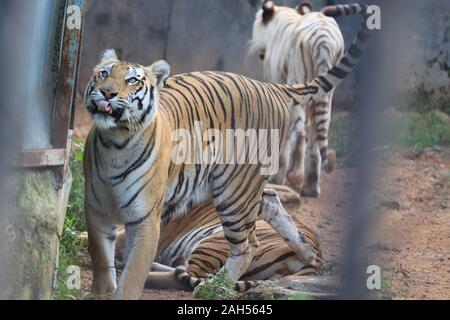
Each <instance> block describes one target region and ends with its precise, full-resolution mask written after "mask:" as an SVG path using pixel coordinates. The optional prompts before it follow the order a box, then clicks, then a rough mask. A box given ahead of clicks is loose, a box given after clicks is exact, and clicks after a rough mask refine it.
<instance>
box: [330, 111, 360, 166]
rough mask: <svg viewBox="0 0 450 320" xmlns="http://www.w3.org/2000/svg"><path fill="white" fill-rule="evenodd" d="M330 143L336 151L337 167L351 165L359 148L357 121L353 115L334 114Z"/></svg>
mask: <svg viewBox="0 0 450 320" xmlns="http://www.w3.org/2000/svg"><path fill="white" fill-rule="evenodd" d="M328 136H329V144H330V147H331V148H332V149H334V150H335V151H336V161H337V167H351V166H352V165H353V163H354V156H355V152H356V150H357V148H358V143H359V141H358V127H357V121H356V120H355V119H354V118H353V117H351V116H339V117H336V116H333V117H332V119H331V124H330V133H329V135H328Z"/></svg>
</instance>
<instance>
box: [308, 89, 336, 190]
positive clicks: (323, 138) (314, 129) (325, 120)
mask: <svg viewBox="0 0 450 320" xmlns="http://www.w3.org/2000/svg"><path fill="white" fill-rule="evenodd" d="M332 94H333V93H332V92H331V93H328V94H325V95H322V96H320V97H317V100H316V101H315V103H314V106H312V110H313V114H312V119H311V123H310V128H308V129H309V130H308V146H307V151H306V166H305V171H306V174H305V182H304V184H303V189H302V193H301V194H302V195H303V196H306V197H319V195H320V175H321V168H324V170H325V171H326V172H331V171H332V170H333V169H334V165H335V156H334V158H333V157H330V159H329V158H328V154H329V152H328V129H329V126H330V117H331V103H332Z"/></svg>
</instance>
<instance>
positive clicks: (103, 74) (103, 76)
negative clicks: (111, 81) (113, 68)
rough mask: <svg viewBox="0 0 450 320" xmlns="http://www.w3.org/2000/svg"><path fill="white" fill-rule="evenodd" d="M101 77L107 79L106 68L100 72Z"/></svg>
mask: <svg viewBox="0 0 450 320" xmlns="http://www.w3.org/2000/svg"><path fill="white" fill-rule="evenodd" d="M100 77H101V78H102V79H106V78H107V77H108V72H107V71H105V70H103V71H101V72H100Z"/></svg>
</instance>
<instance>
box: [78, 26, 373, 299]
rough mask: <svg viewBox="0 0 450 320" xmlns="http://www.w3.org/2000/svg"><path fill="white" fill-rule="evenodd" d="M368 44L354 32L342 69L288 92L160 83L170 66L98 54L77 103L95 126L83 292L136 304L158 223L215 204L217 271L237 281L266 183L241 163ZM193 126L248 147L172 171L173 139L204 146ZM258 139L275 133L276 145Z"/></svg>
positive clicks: (88, 162) (254, 84)
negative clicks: (238, 138)
mask: <svg viewBox="0 0 450 320" xmlns="http://www.w3.org/2000/svg"><path fill="white" fill-rule="evenodd" d="M367 40H368V33H367V30H366V28H365V24H363V28H362V30H361V31H360V33H359V35H358V37H357V39H356V40H355V42H354V43H353V45H352V47H351V48H350V50H349V53H348V54H347V56H346V57H345V58H344V59H343V60H342V62H340V63H339V64H338V65H337V66H335V67H334V68H333V69H331V70H330V71H329V72H328V73H327V74H325V75H323V76H321V77H319V78H317V79H315V80H313V81H310V82H307V83H302V84H293V85H281V84H269V83H262V82H259V81H255V80H252V79H249V78H246V77H244V76H241V75H237V74H231V73H223V72H193V73H186V74H181V75H177V76H173V77H171V78H168V76H169V73H170V67H169V65H168V64H167V63H166V62H165V61H157V62H155V63H154V64H152V65H151V66H148V67H146V66H142V65H139V64H136V63H128V62H125V61H121V60H119V59H118V57H117V56H116V54H115V52H114V50H107V51H106V52H105V53H104V55H103V57H102V60H101V61H100V63H99V64H98V65H97V66H96V67H95V68H94V72H93V75H92V77H91V80H90V81H89V83H88V85H87V89H86V94H85V104H86V107H87V110H88V111H89V112H90V113H91V114H92V117H93V121H94V125H93V127H92V129H91V131H90V133H89V136H88V138H87V141H86V148H85V154H84V173H85V190H86V191H85V192H86V197H85V214H86V223H87V229H88V233H89V250H90V254H91V258H92V266H93V283H92V293H93V294H105V293H109V292H111V293H112V292H114V298H117V299H138V298H140V296H141V294H142V290H143V287H144V284H145V280H146V278H147V273H148V268H149V266H150V265H151V263H152V262H153V261H154V258H155V255H156V251H157V245H158V239H159V233H160V222H161V219H162V220H163V221H170V220H171V219H173V218H176V217H177V216H179V215H181V214H182V213H184V212H186V210H187V209H188V208H190V207H192V206H193V205H196V204H199V203H202V202H203V201H206V200H210V201H211V202H212V204H213V205H214V207H215V209H216V211H217V214H218V216H219V218H220V221H221V224H222V226H223V231H224V234H225V238H226V239H227V242H228V244H229V255H228V258H227V260H226V262H225V265H224V266H223V267H222V268H221V270H220V271H219V272H221V273H224V272H226V273H227V275H228V277H229V279H230V280H231V281H232V282H236V281H237V280H238V279H239V278H240V277H241V276H242V275H243V274H244V273H245V271H246V270H247V268H248V266H249V264H250V263H251V261H252V258H253V256H254V254H255V251H256V248H257V246H258V241H257V238H256V233H255V221H256V219H257V216H258V213H259V212H260V210H261V201H262V198H261V197H262V193H263V189H264V186H265V184H266V181H267V179H268V174H265V171H264V170H262V169H264V168H263V165H262V163H261V161H256V162H253V161H248V160H249V158H253V157H251V154H253V153H252V152H257V153H256V154H258V155H260V152H264V150H263V149H264V147H266V148H268V149H270V150H271V153H272V155H273V154H276V151H278V149H279V148H280V144H281V143H283V141H284V139H285V137H286V134H287V130H288V125H289V123H288V121H289V119H288V116H289V111H288V105H289V103H291V102H292V101H295V102H296V104H300V105H303V104H305V103H306V102H307V101H309V100H310V99H314V97H315V96H316V95H318V94H322V93H323V92H329V91H331V90H332V89H333V88H334V87H335V86H336V85H338V84H339V83H340V82H341V81H342V79H343V78H344V77H345V75H347V74H348V73H349V72H350V71H351V70H352V68H353V67H354V66H355V65H356V63H357V60H358V57H359V54H360V53H361V50H362V49H363V48H364V47H365V45H366V42H367ZM198 123H200V124H202V126H203V128H204V130H213V131H214V132H215V133H216V134H218V135H221V136H227V135H228V134H229V131H230V130H231V131H238V130H241V131H242V130H253V131H252V132H254V133H255V134H256V136H254V137H253V138H254V139H246V140H245V143H244V149H242V148H238V149H239V150H237V152H236V153H237V155H238V156H239V159H240V160H242V157H241V156H242V155H244V157H243V159H244V160H245V161H243V162H242V161H235V159H234V157H232V158H228V157H227V161H217V162H216V161H199V162H197V161H193V162H191V161H181V162H178V160H179V159H178V157H177V154H178V152H179V149H180V148H179V144H177V143H176V142H175V141H172V140H173V134H174V133H177V132H179V131H182V132H188V133H194V136H200V137H202V136H203V137H204V135H202V132H200V133H199V132H197V131H198V130H197V126H196V124H198ZM208 132H209V131H208ZM263 132H264V133H267V132H274V137H275V138H272V136H271V135H269V136H268V137H267V135H264V134H263ZM275 133H277V134H275ZM177 134H178V133H177ZM277 136H278V137H279V138H280V140H279V141H278V140H277V139H276V137H277ZM177 137H178V136H177ZM217 142H219V144H220V141H217ZM187 145H188V147H187V148H186V149H183V147H181V149H183V151H184V152H186V153H189V154H195V155H198V154H199V153H200V154H202V150H203V149H202V146H203V145H202V146H199V145H198V143H187ZM261 145H262V146H261ZM224 147H225V146H224ZM226 148H228V149H231V151H233V152H232V154H234V151H236V150H235V149H236V148H235V145H234V144H233V143H231V148H230V145H228V143H227V146H226ZM246 150H249V151H252V152H251V154H250V155H249V154H247V153H246ZM206 154H208V152H207V153H206ZM223 154H227V156H228V155H229V153H227V152H225V151H224V150H222V148H217V150H215V151H214V155H215V156H216V157H214V159H220V158H221V156H223ZM174 155H175V158H174ZM174 159H176V160H177V161H174ZM207 160H211V159H210V158H208V159H207ZM258 160H259V159H258ZM185 218H186V219H188V218H189V217H185ZM117 224H124V225H125V231H126V232H125V234H126V250H125V261H126V263H125V266H124V269H123V272H122V273H121V276H120V279H119V283H118V285H116V278H115V268H114V244H115V234H116V225H117ZM299 255H300V256H301V259H302V260H303V261H305V263H313V260H314V253H313V250H312V248H311V245H310V244H308V243H302V250H301V252H299Z"/></svg>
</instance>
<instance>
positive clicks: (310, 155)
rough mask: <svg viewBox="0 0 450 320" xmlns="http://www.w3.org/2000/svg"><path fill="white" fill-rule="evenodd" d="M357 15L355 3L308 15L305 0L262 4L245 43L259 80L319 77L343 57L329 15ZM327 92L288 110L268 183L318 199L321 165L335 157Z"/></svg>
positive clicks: (295, 80)
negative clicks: (258, 63) (258, 64)
mask: <svg viewBox="0 0 450 320" xmlns="http://www.w3.org/2000/svg"><path fill="white" fill-rule="evenodd" d="M361 13H364V6H360V5H357V4H351V5H338V6H329V7H325V8H323V9H322V12H314V11H313V10H312V5H311V4H310V3H308V2H305V3H302V4H300V5H299V6H298V7H297V8H296V9H293V8H288V7H281V6H275V5H274V2H273V1H267V0H266V1H264V2H263V5H262V9H260V10H259V11H258V12H257V14H256V19H255V21H254V25H253V36H252V40H251V43H252V50H255V51H257V52H258V53H259V56H260V58H261V59H262V60H263V65H264V77H265V80H266V81H270V82H276V83H287V84H291V83H298V82H303V81H309V80H311V79H314V78H316V77H318V76H320V75H322V74H324V73H325V72H326V71H327V70H329V69H330V68H331V67H332V66H333V65H335V64H336V63H337V62H339V60H340V59H341V58H342V57H343V55H344V40H343V37H342V34H341V31H340V29H339V26H338V24H337V23H336V21H335V20H334V19H333V18H332V17H333V16H339V15H350V14H361ZM333 92H334V90H331V91H330V92H323V94H321V95H317V96H315V97H314V99H312V100H311V101H310V102H309V104H308V106H306V108H297V107H294V106H293V105H291V106H290V126H289V133H288V139H287V140H286V143H285V147H284V148H283V149H282V152H281V155H280V170H279V172H278V174H277V175H275V176H274V177H272V182H274V183H278V184H284V183H288V184H289V185H290V186H291V187H293V188H294V189H295V190H297V191H299V192H300V191H301V193H302V195H304V196H312V197H318V196H319V194H320V185H319V180H320V171H321V167H323V168H324V169H325V170H326V171H331V170H332V169H333V167H334V163H335V153H334V152H333V151H331V152H327V146H328V128H329V125H330V113H331V102H332V97H333ZM305 113H306V114H305Z"/></svg>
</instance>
